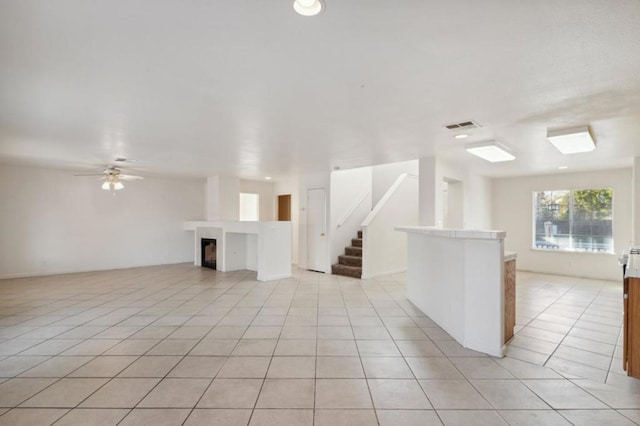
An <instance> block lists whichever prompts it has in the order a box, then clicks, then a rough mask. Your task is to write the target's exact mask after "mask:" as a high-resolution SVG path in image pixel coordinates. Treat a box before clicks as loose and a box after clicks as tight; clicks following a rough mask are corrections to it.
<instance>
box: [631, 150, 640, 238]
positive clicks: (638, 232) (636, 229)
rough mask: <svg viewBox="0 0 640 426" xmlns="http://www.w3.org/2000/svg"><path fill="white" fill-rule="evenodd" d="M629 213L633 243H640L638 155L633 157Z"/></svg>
mask: <svg viewBox="0 0 640 426" xmlns="http://www.w3.org/2000/svg"><path fill="white" fill-rule="evenodd" d="M631 200H632V203H631V208H632V210H631V213H632V218H633V219H632V223H631V227H632V229H633V245H640V157H635V158H634V159H633V182H632V185H631Z"/></svg>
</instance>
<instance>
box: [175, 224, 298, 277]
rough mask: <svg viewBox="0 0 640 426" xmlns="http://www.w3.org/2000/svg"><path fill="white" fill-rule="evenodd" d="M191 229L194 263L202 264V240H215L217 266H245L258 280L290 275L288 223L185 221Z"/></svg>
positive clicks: (229, 267)
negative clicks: (192, 233)
mask: <svg viewBox="0 0 640 426" xmlns="http://www.w3.org/2000/svg"><path fill="white" fill-rule="evenodd" d="M184 229H185V230H186V231H194V251H195V256H194V260H193V263H194V265H196V266H201V262H202V249H201V240H202V239H203V238H211V239H215V240H216V261H217V265H216V269H218V270H220V271H223V272H227V271H237V270H242V269H248V270H251V271H257V272H258V281H271V280H278V279H282V278H289V277H291V222H206V221H199V222H185V224H184Z"/></svg>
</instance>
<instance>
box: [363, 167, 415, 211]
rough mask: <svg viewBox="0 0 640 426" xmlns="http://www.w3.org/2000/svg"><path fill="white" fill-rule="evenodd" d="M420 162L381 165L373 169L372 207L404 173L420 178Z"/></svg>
mask: <svg viewBox="0 0 640 426" xmlns="http://www.w3.org/2000/svg"><path fill="white" fill-rule="evenodd" d="M418 169H419V165H418V160H411V161H402V162H399V163H390V164H380V165H378V166H373V167H372V168H371V173H372V174H371V205H372V206H375V205H376V204H378V201H380V199H381V198H382V196H383V195H384V194H385V193H386V192H387V190H388V189H389V188H390V187H391V185H393V183H394V182H395V181H396V179H398V176H400V175H401V174H403V173H408V174H410V175H414V176H418V174H419V170H418Z"/></svg>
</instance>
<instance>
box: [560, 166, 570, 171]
mask: <svg viewBox="0 0 640 426" xmlns="http://www.w3.org/2000/svg"><path fill="white" fill-rule="evenodd" d="M568 168H569V166H560V167H558V170H567V169H568Z"/></svg>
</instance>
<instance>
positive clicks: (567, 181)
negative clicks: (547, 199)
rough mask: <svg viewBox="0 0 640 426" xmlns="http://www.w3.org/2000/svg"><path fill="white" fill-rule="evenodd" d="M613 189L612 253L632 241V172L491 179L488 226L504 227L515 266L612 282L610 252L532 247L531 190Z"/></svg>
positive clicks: (616, 275)
mask: <svg viewBox="0 0 640 426" xmlns="http://www.w3.org/2000/svg"><path fill="white" fill-rule="evenodd" d="M589 188H613V191H614V192H613V197H614V198H613V239H614V245H615V252H616V253H619V252H621V251H622V250H624V249H627V248H628V247H629V245H630V241H631V240H632V238H633V236H632V217H631V211H632V171H631V169H618V170H607V171H593V172H587V173H562V174H553V175H544V176H527V177H519V178H504V179H494V181H493V227H494V228H496V229H501V230H505V231H507V238H506V239H505V249H506V250H509V251H515V252H517V253H518V259H517V261H516V264H517V267H518V269H521V270H526V271H535V272H543V273H551V274H560V275H571V276H579V277H588V278H598V279H612V280H616V281H618V280H619V279H620V276H621V269H620V266H618V263H617V261H616V255H615V254H599V253H598V254H594V253H569V252H557V251H542V250H533V249H532V248H531V246H532V238H533V231H532V229H533V196H532V193H533V191H544V190H559V189H589Z"/></svg>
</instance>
